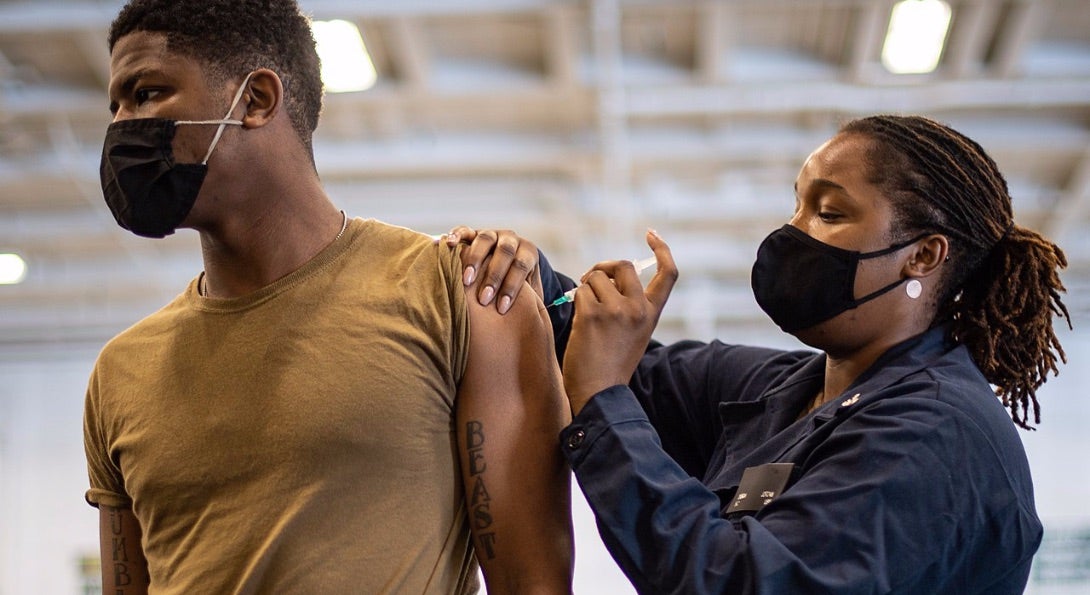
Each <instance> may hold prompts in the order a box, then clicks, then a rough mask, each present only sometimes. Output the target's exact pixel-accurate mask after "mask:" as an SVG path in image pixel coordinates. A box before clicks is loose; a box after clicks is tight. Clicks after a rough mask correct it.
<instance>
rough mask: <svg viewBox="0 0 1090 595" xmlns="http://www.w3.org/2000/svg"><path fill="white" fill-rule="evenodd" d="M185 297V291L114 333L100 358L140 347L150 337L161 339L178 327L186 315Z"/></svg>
mask: <svg viewBox="0 0 1090 595" xmlns="http://www.w3.org/2000/svg"><path fill="white" fill-rule="evenodd" d="M185 299H186V298H185V293H183V294H181V295H179V296H177V297H175V298H174V299H173V300H171V301H170V302H168V303H167V304H165V305H164V306H162V307H160V308H159V309H158V310H156V311H154V312H152V313H150V314H148V315H146V316H144V317H143V318H141V319H140V320H138V321H136V322H135V323H133V324H132V325H131V326H129V327H128V328H126V329H124V330H122V331H121V332H119V333H117V334H116V335H114V336H113V338H111V339H110V340H109V341H107V342H106V345H105V346H103V348H102V352H101V354H100V355H99V359H102V357H103V356H104V355H108V354H111V353H115V352H119V351H125V350H127V349H131V348H134V347H137V348H138V347H139V345H141V344H144V343H145V342H146V341H147V340H149V339H152V338H154V339H156V340H160V339H162V338H163V337H164V336H166V335H169V334H170V333H171V332H172V331H173V330H174V329H177V325H178V323H179V318H180V317H182V316H184V315H185V312H186V308H185V304H184V302H185Z"/></svg>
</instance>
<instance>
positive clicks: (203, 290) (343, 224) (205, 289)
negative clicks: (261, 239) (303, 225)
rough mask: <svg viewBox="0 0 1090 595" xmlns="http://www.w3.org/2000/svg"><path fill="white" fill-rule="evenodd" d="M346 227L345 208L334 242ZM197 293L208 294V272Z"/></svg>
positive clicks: (346, 215)
mask: <svg viewBox="0 0 1090 595" xmlns="http://www.w3.org/2000/svg"><path fill="white" fill-rule="evenodd" d="M346 229H348V213H345V212H344V209H341V230H340V231H338V232H337V235H336V237H334V238H333V242H336V241H337V240H339V239H341V236H343V235H344V230H346ZM333 242H330V244H332V243H333ZM197 293H198V294H199V295H202V296H206V295H208V274H207V273H202V274H201V282H200V284H198V285H197Z"/></svg>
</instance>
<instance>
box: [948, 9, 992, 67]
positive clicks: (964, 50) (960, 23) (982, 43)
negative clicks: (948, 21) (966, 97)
mask: <svg viewBox="0 0 1090 595" xmlns="http://www.w3.org/2000/svg"><path fill="white" fill-rule="evenodd" d="M998 17H999V10H998V6H997V4H996V3H995V2H994V1H990V0H964V2H962V4H961V5H960V7H959V8H958V11H957V13H956V17H955V21H954V29H953V31H951V33H950V37H949V42H948V43H947V45H946V50H945V55H944V56H943V69H944V71H945V72H946V73H947V74H949V75H950V76H952V77H955V78H964V77H968V76H975V75H978V74H980V73H981V72H982V71H983V67H984V58H985V56H986V54H987V51H988V44H989V43H990V42H991V35H990V34H991V33H992V32H994V30H995V25H996V21H997V19H998Z"/></svg>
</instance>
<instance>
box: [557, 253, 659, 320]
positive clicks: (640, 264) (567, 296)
mask: <svg viewBox="0 0 1090 595" xmlns="http://www.w3.org/2000/svg"><path fill="white" fill-rule="evenodd" d="M632 266H634V267H636V274H637V275H639V274H640V273H642V272H644V271H646V270H647V269H649V268H651V267H653V266H655V257H654V256H648V257H647V258H641V259H639V260H633V261H632ZM576 289H579V288H578V287H573V288H571V289H569V290H567V291H565V292H564V295H562V296H560V297H558V298H556V299H555V300H553V303H551V304H549V305H548V306H547V307H549V308H552V307H553V306H559V305H560V304H566V303H568V302H571V301H575V290H576Z"/></svg>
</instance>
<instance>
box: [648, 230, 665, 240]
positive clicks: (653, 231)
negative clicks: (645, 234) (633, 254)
mask: <svg viewBox="0 0 1090 595" xmlns="http://www.w3.org/2000/svg"><path fill="white" fill-rule="evenodd" d="M647 231H649V232H651V235H653V236H655V237H656V238H658V239H660V240H661V239H662V236H660V235H659V232H657V231H655V230H654V229H651V228H650V227H648V228H647Z"/></svg>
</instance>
